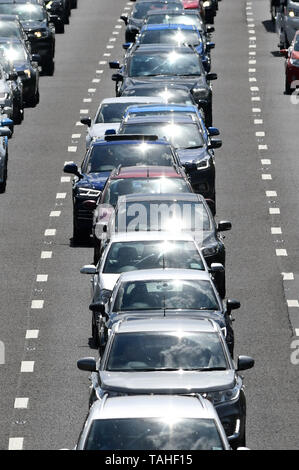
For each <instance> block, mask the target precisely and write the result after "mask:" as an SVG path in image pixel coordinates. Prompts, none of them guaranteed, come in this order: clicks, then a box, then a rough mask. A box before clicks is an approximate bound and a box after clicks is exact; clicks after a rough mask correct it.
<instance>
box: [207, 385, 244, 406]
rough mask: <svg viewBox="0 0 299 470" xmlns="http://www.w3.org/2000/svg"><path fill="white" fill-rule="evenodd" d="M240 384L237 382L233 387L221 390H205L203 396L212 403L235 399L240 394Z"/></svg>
mask: <svg viewBox="0 0 299 470" xmlns="http://www.w3.org/2000/svg"><path fill="white" fill-rule="evenodd" d="M240 390H241V384H240V383H237V384H236V385H235V386H234V388H229V389H228V390H221V391H220V392H207V393H204V394H203V396H204V398H207V399H208V400H210V401H211V402H212V403H213V405H219V404H220V403H226V402H228V401H232V400H237V398H239V395H240Z"/></svg>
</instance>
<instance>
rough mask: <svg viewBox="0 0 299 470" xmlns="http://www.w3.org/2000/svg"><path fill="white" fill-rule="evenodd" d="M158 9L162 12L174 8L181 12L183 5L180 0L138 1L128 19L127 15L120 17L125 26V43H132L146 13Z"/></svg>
mask: <svg viewBox="0 0 299 470" xmlns="http://www.w3.org/2000/svg"><path fill="white" fill-rule="evenodd" d="M160 8H163V10H168V9H174V8H175V9H176V10H183V5H182V2H181V0H139V1H138V2H136V4H135V5H134V8H133V11H132V15H131V16H130V17H129V16H128V15H127V14H124V15H122V16H121V17H120V18H121V19H122V20H123V21H124V23H125V24H126V26H127V27H126V42H134V38H135V36H136V34H137V33H138V32H139V30H140V28H141V26H142V25H143V23H144V20H145V18H146V16H147V14H148V12H149V11H153V10H156V9H160Z"/></svg>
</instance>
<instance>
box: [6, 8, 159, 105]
mask: <svg viewBox="0 0 299 470" xmlns="http://www.w3.org/2000/svg"><path fill="white" fill-rule="evenodd" d="M0 20H1V16H0ZM146 101H152V102H153V103H159V102H161V100H160V98H157V97H156V96H118V97H116V98H115V97H114V98H105V99H104V100H103V101H101V105H102V104H110V103H131V102H132V103H139V102H140V103H144V102H146ZM101 105H100V106H101Z"/></svg>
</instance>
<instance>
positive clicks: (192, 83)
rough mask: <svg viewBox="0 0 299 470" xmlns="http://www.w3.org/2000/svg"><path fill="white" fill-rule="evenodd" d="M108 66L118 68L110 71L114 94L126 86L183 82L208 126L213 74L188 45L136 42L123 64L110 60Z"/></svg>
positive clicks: (121, 91) (120, 93)
mask: <svg viewBox="0 0 299 470" xmlns="http://www.w3.org/2000/svg"><path fill="white" fill-rule="evenodd" d="M110 68H114V69H115V68H119V72H118V73H115V74H113V75H112V80H113V81H115V82H116V96H120V95H122V93H123V92H124V90H126V88H127V87H132V86H136V85H143V84H153V86H155V84H156V83H157V82H159V83H164V86H166V85H168V84H169V83H175V84H180V85H184V86H186V87H188V88H189V90H190V92H191V93H192V95H193V97H194V100H195V102H196V104H197V106H198V108H199V109H201V110H202V111H203V114H204V116H205V122H206V125H207V127H210V126H212V121H213V118H212V88H211V85H210V80H215V79H216V78H217V74H215V73H208V74H207V73H206V72H205V69H204V66H203V64H202V61H201V59H200V56H199V55H198V53H197V52H196V51H195V50H194V49H193V48H192V47H188V46H180V47H175V48H174V47H173V46H172V45H161V44H159V45H157V44H151V45H137V46H136V47H134V48H133V50H132V51H130V52H129V53H128V54H127V56H126V58H125V63H124V65H122V66H121V65H120V64H118V63H117V62H110Z"/></svg>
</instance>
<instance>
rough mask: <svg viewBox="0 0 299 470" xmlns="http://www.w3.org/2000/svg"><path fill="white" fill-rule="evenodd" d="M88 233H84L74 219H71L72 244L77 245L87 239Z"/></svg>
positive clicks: (84, 230)
mask: <svg viewBox="0 0 299 470" xmlns="http://www.w3.org/2000/svg"><path fill="white" fill-rule="evenodd" d="M88 236H89V233H88V232H87V231H86V229H84V228H82V227H80V226H78V222H77V221H76V218H75V217H74V218H73V242H74V243H79V242H82V241H86V239H87V238H88Z"/></svg>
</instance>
